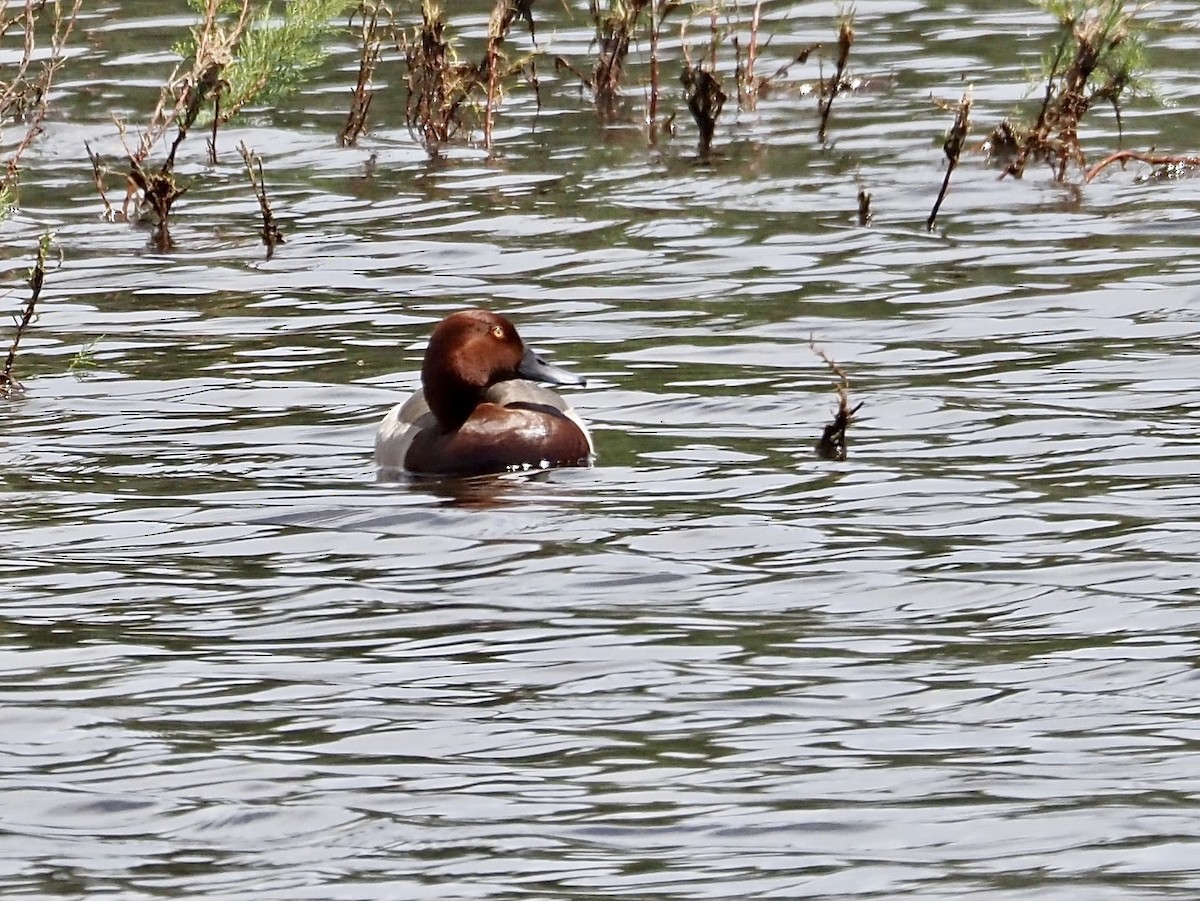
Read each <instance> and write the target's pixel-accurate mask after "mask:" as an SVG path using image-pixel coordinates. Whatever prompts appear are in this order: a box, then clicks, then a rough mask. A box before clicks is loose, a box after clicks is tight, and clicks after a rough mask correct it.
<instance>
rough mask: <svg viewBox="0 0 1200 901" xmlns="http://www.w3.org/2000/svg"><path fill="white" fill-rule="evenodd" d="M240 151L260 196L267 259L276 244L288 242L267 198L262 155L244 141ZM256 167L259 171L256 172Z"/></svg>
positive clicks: (272, 252)
mask: <svg viewBox="0 0 1200 901" xmlns="http://www.w3.org/2000/svg"><path fill="white" fill-rule="evenodd" d="M238 153H240V154H241V155H242V160H244V161H245V163H246V174H247V175H248V176H249V177H250V186H251V187H252V188H254V196H255V197H257V198H258V208H259V210H261V211H262V219H263V226H262V231H261V232H260V234H261V235H262V241H263V243H264V244H266V245H267V259H268V260H269V259H271V256H272V255H273V254H274V253H275V245H276V244H286V243H287V242H286V241H284V240H283V235H282V234H280V232H279V227H278V226H277V225H276V224H275V214H274V213H273V212H272V211H271V203H270V201H268V200H267V186H266V184H265V182H264V181H263V167H262V157H260V156H259V155H258V154H257V153H255V152H254V151H253V150H251V149H250V148H249V147H247V146H246V142H245V141H242V142H241V143H239V144H238ZM255 169H257V170H258V171H257V172H255Z"/></svg>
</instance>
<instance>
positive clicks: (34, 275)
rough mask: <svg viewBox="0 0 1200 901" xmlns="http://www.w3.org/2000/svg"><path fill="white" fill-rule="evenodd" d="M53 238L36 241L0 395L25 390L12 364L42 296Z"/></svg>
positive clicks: (5, 395) (0, 379) (0, 381)
mask: <svg viewBox="0 0 1200 901" xmlns="http://www.w3.org/2000/svg"><path fill="white" fill-rule="evenodd" d="M53 240H54V239H53V237H52V236H51V235H49V234H44V235H42V237H41V240H39V241H38V251H37V260H36V261H35V262H34V264H33V268H32V269H30V270H29V279H28V282H27V284H28V285H29V300H28V301H26V303H25V309H24V310H23V311H22V313H21V316H20V318H18V319H17V320H16V322H17V331H16V334H14V335H13V340H12V345H11V346H10V347H9V349H8V359H6V360H5V361H4V371H3V372H0V397H4V398H9V397H12V396H13V395H14V394H22V393H24V391H25V389H24V387H23V386H22V385H21V383H20V382H18V381H17V380H16V379H15V378H13V374H12V371H13V364H14V363H15V362H16V361H17V347H18V346H20V344H21V338H22V336H24V334H25V329H27V328H29V323H31V322H32V321H33V312H34V309H35V308H36V307H37V302H38V299H39V298H40V297H41V296H42V284H43V283H44V282H45V280H46V256H47V255H48V254H49V252H50V245H51V243H52V242H53Z"/></svg>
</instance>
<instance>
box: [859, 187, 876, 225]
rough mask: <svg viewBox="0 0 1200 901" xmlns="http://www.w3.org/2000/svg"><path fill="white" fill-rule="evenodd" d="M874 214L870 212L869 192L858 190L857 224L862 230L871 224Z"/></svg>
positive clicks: (862, 189) (863, 189)
mask: <svg viewBox="0 0 1200 901" xmlns="http://www.w3.org/2000/svg"><path fill="white" fill-rule="evenodd" d="M874 218H875V214H874V213H873V212H872V211H871V192H870V191H868V190H866V189H865V188H859V189H858V224H859V225H861V226H863V227H864V228H865V227H866V226H868V225H870V224H871V220H872V219H874Z"/></svg>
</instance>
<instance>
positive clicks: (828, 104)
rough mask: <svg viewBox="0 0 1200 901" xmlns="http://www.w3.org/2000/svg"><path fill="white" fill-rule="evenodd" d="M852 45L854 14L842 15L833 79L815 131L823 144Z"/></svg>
mask: <svg viewBox="0 0 1200 901" xmlns="http://www.w3.org/2000/svg"><path fill="white" fill-rule="evenodd" d="M853 45H854V13H853V12H848V13H844V14H843V15H842V17H841V21H840V22H839V23H838V58H837V67H836V68H835V69H834V73H833V79H832V80H831V81H830V82H829V95H828V97H827V98H826V100H825V102H824V103H821V104H819V106H820V109H821V126H820V128H818V129H817V140H818V141H820V142H821V143H822V144H824V143H825V135H826V134H827V133H828V128H829V113H830V111H831V110H832V109H833V100H834V98H835V97H837V95H838V94H839V93H840V92H841V90H842V77H843V76H844V75H845V74H846V63H847V62H848V61H849V60H850V48H851V47H852V46H853Z"/></svg>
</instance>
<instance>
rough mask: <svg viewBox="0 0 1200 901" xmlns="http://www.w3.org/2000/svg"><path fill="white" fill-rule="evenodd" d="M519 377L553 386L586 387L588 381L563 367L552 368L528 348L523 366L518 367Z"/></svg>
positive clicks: (522, 362)
mask: <svg viewBox="0 0 1200 901" xmlns="http://www.w3.org/2000/svg"><path fill="white" fill-rule="evenodd" d="M517 375H519V376H520V377H521V378H523V379H529V380H530V381H533V382H549V383H550V384H551V385H586V384H587V381H586V380H585V379H583V378H582V377H580V376H577V375H576V374H575V373H573V372H570V371H569V370H566V369H563V368H562V367H561V366H552V365H550V364H549V363H547V362H546V361H545V360H543V359H542V358H541V357H539V356H538V355H537V354H535V353H534V352H533V351H532V350H530V349H529V348H528V347H527V348H525V356H523V357H521V365H519V366H518V367H517Z"/></svg>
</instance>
